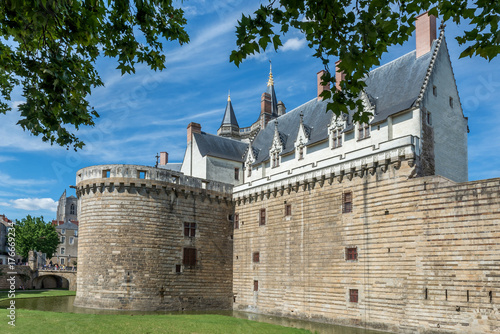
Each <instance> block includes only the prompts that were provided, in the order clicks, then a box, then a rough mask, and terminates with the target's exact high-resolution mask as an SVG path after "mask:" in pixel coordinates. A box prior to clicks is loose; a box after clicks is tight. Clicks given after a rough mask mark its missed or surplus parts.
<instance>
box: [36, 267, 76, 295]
mask: <svg viewBox="0 0 500 334" xmlns="http://www.w3.org/2000/svg"><path fill="white" fill-rule="evenodd" d="M33 286H34V288H35V289H56V288H63V289H69V290H71V291H76V271H70V270H53V269H39V270H38V272H37V273H35V277H34V278H33Z"/></svg>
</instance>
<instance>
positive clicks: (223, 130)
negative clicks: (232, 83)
mask: <svg viewBox="0 0 500 334" xmlns="http://www.w3.org/2000/svg"><path fill="white" fill-rule="evenodd" d="M239 132H240V126H239V125H238V121H237V120H236V115H235V114H234V110H233V105H232V103H231V93H230V92H228V94H227V105H226V111H225V112H224V117H223V118H222V123H221V125H220V127H219V130H217V135H219V136H223V137H231V138H234V139H239Z"/></svg>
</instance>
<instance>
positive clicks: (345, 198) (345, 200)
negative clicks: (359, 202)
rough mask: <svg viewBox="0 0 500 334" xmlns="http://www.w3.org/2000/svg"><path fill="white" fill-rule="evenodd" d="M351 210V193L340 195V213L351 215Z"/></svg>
mask: <svg viewBox="0 0 500 334" xmlns="http://www.w3.org/2000/svg"><path fill="white" fill-rule="evenodd" d="M352 209H353V196H352V191H344V192H343V193H342V213H351V212H352Z"/></svg>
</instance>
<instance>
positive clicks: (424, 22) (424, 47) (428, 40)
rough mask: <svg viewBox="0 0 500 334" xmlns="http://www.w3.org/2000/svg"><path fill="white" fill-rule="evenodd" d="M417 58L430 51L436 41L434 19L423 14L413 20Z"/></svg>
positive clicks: (427, 14) (426, 13)
mask: <svg viewBox="0 0 500 334" xmlns="http://www.w3.org/2000/svg"><path fill="white" fill-rule="evenodd" d="M415 30H416V44H417V45H416V50H417V58H418V57H420V56H423V55H424V54H426V53H427V52H429V51H431V45H432V41H433V40H435V39H436V17H435V16H434V15H429V13H428V12H425V13H423V14H421V15H419V16H417V18H416V19H415Z"/></svg>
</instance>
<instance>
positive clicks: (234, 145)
mask: <svg viewBox="0 0 500 334" xmlns="http://www.w3.org/2000/svg"><path fill="white" fill-rule="evenodd" d="M193 136H194V138H195V140H196V144H197V145H198V149H199V150H200V154H201V155H202V156H207V155H209V156H212V157H217V158H222V159H229V160H234V161H240V162H243V154H244V153H245V151H246V149H247V147H248V144H246V143H242V142H240V141H238V140H234V139H230V138H226V137H219V136H215V135H211V134H208V133H205V132H202V133H194V134H193Z"/></svg>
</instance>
